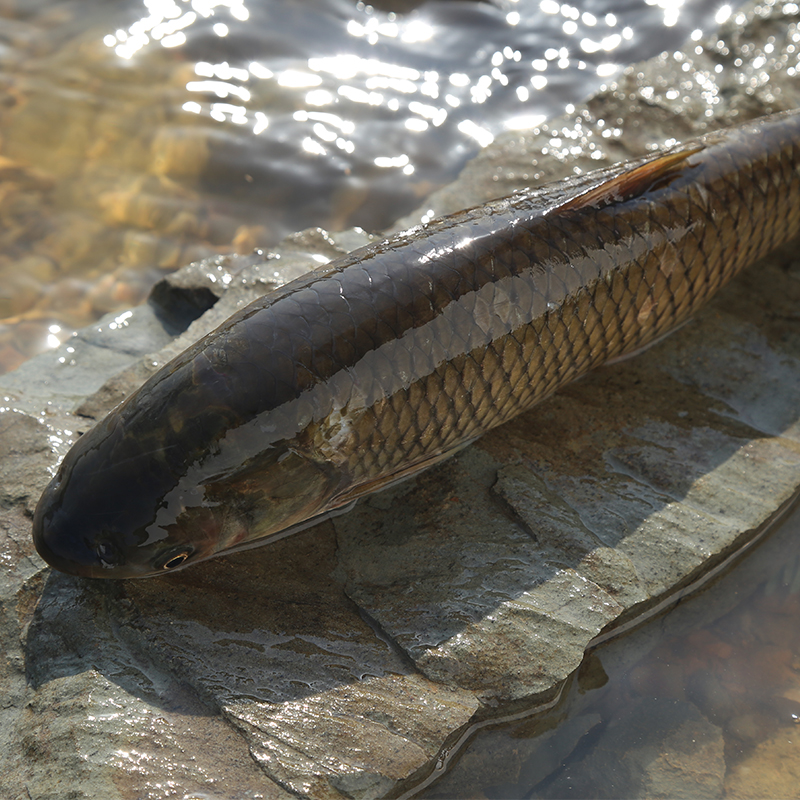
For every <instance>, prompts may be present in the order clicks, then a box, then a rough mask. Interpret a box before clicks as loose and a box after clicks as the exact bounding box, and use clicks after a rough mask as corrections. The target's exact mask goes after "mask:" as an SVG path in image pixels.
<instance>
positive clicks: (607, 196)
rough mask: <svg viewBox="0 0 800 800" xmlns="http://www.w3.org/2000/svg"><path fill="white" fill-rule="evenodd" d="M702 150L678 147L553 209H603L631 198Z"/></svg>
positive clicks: (652, 187) (651, 186) (668, 174)
mask: <svg viewBox="0 0 800 800" xmlns="http://www.w3.org/2000/svg"><path fill="white" fill-rule="evenodd" d="M702 149H703V147H702V145H700V146H696V147H691V148H688V149H686V150H679V151H678V152H676V153H666V154H665V155H663V156H659V157H657V158H654V159H652V160H651V161H647V162H646V163H644V164H640V165H639V166H638V167H634V168H633V169H631V170H628V171H626V172H623V173H622V174H620V175H615V176H614V177H613V178H610V179H609V180H607V181H604V182H603V183H601V184H600V185H599V186H595V187H594V188H592V189H589V190H588V191H586V192H584V193H583V194H579V195H578V196H577V197H573V198H572V199H571V200H567V202H566V203H562V204H561V205H560V206H558V208H557V209H554V210H557V211H574V210H576V209H579V208H589V207H593V208H602V207H603V206H607V205H609V204H610V203H619V202H622V201H624V200H630V199H631V198H632V197H637V196H639V195H641V194H644V193H645V192H647V191H649V190H651V189H654V188H658V185H659V184H661V183H662V182H664V181H665V180H669V179H671V178H673V177H677V174H678V172H679V171H680V167H681V166H682V165H683V162H684V161H685V160H686V159H687V158H688V157H689V156H691V155H694V154H695V153H697V152H699V151H700V150H702Z"/></svg>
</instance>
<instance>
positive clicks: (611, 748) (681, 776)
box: [529, 700, 725, 800]
mask: <svg viewBox="0 0 800 800" xmlns="http://www.w3.org/2000/svg"><path fill="white" fill-rule="evenodd" d="M723 750H724V742H723V739H722V732H721V731H720V730H719V728H717V727H715V726H714V725H712V724H711V723H710V722H709V721H708V720H707V719H706V718H705V717H703V715H702V714H700V712H699V711H698V710H697V709H696V708H695V707H694V706H693V705H692V704H691V703H684V702H680V701H678V700H641V701H639V702H638V703H636V704H634V705H633V706H632V707H631V708H630V709H629V710H628V711H627V712H625V713H623V714H621V715H620V716H619V717H617V718H616V719H614V720H612V721H611V722H610V723H609V724H608V726H607V727H606V728H605V730H603V731H602V733H601V734H600V736H599V737H598V738H597V739H596V740H595V741H594V743H593V746H592V747H591V750H590V751H589V753H588V754H587V755H586V756H585V757H584V758H582V759H580V760H579V761H577V762H575V763H574V764H570V765H569V766H567V767H566V768H565V769H564V770H562V772H561V773H560V774H559V775H558V776H556V777H555V778H554V779H553V780H551V781H549V782H547V783H546V784H545V785H544V786H542V787H541V788H538V789H535V790H534V792H533V794H531V795H529V796H530V797H532V798H550V797H553V798H556V797H597V798H604V797H609V798H616V797H647V798H670V799H671V800H680V799H681V798H686V800H696V798H716V797H722V790H723V780H724V778H725V758H724V752H723Z"/></svg>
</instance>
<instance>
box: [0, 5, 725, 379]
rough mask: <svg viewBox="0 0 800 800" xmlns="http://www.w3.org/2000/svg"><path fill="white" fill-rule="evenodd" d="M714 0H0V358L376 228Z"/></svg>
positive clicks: (654, 46) (715, 9) (0, 365)
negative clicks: (252, 265) (198, 278)
mask: <svg viewBox="0 0 800 800" xmlns="http://www.w3.org/2000/svg"><path fill="white" fill-rule="evenodd" d="M729 14H730V7H729V6H728V5H725V4H723V3H721V2H719V0H685V2H684V1H683V0H647V1H645V0H622V1H621V0H588V2H582V3H580V4H579V6H578V5H570V4H569V3H564V4H559V3H558V2H556V1H555V0H498V2H496V3H494V4H490V3H483V2H467V0H447V1H444V0H442V1H441V2H428V3H424V4H421V5H419V6H417V7H413V4H408V3H402V4H399V5H398V6H396V7H392V8H390V7H388V6H387V7H386V8H381V9H377V8H373V7H371V6H366V5H364V4H363V3H358V4H353V3H351V2H346V1H345V0H305V1H304V2H286V1H285V0H126V2H122V3H114V4H110V3H104V2H101V0H71V1H68V2H58V0H51V1H50V2H43V1H42V0H37V1H36V2H29V1H27V0H26V2H22V0H5V2H0V101H1V102H0V210H2V214H1V215H0V277H2V280H1V281H0V287H2V288H0V370H3V371H6V370H8V369H13V368H14V367H15V366H16V365H18V364H19V363H21V361H22V360H24V359H25V358H27V357H29V356H30V355H33V354H35V353H36V352H40V351H41V350H42V349H44V348H46V347H48V346H55V345H56V344H57V343H58V342H59V341H60V340H63V339H64V338H66V336H68V335H69V334H70V332H71V330H72V329H74V328H77V327H81V326H84V325H86V324H89V323H90V322H91V321H93V320H94V319H97V318H98V317H99V316H100V315H101V314H103V313H105V312H108V311H113V310H117V309H122V308H125V307H129V306H130V305H133V304H136V303H138V302H141V301H142V300H143V299H144V298H145V296H146V293H147V291H148V290H149V288H150V286H151V285H152V284H153V282H154V281H155V280H156V279H157V278H158V277H160V276H161V275H162V274H163V273H164V272H165V271H169V270H172V269H175V268H177V267H180V266H182V265H183V264H185V263H188V262H190V261H192V260H196V259H198V258H201V257H204V256H208V255H213V254H216V253H226V252H249V251H250V250H252V249H253V248H269V247H270V246H272V245H274V244H275V243H276V242H278V241H279V240H280V239H281V238H283V237H284V236H285V235H287V234H289V233H292V232H293V231H296V230H299V229H302V228H304V227H308V226H322V227H324V228H328V229H332V230H336V229H341V228H345V227H348V226H352V225H358V226H361V227H363V228H365V229H368V230H380V229H382V228H385V227H386V226H388V225H389V224H390V223H391V222H392V221H393V220H395V219H397V218H398V217H400V216H402V215H403V214H404V213H406V212H408V211H410V210H411V209H413V208H414V207H416V206H417V205H418V204H419V203H421V202H422V200H423V199H424V197H425V196H426V195H427V194H429V193H430V192H431V191H432V190H433V189H434V188H437V187H438V186H441V185H442V184H444V183H447V182H448V181H450V180H451V179H452V178H453V177H454V176H455V175H456V174H457V173H458V171H459V170H460V169H461V167H462V166H463V165H464V163H465V162H466V161H467V160H468V159H469V158H470V157H471V156H473V155H474V154H475V153H476V152H477V151H478V150H479V149H480V148H481V147H483V146H486V145H487V144H488V143H489V142H491V141H492V140H493V138H494V137H495V136H496V135H497V134H498V133H500V132H501V131H504V130H509V129H511V130H525V129H526V128H528V127H530V126H532V125H535V124H537V123H540V122H541V121H542V120H543V119H545V118H547V117H550V116H552V115H555V114H558V113H561V112H563V110H564V109H565V107H568V106H569V105H570V104H572V103H577V102H579V101H580V100H582V99H583V98H585V97H586V96H587V95H588V94H589V93H591V92H592V91H593V90H595V89H597V88H598V87H599V86H600V85H601V84H602V83H603V82H604V81H607V80H609V79H610V78H613V77H614V76H615V75H617V74H619V72H620V71H621V69H622V68H623V67H624V66H625V65H627V64H629V63H631V62H634V61H637V60H640V59H643V58H647V57H649V56H651V55H654V54H655V53H657V52H660V51H662V50H664V49H672V48H677V47H679V46H680V45H681V43H682V42H684V40H685V39H686V38H687V36H689V35H690V34H691V33H692V32H695V31H701V30H707V29H709V28H713V27H714V26H715V25H716V24H717V21H718V20H721V19H723V18H725V17H726V16H728V15H729Z"/></svg>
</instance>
